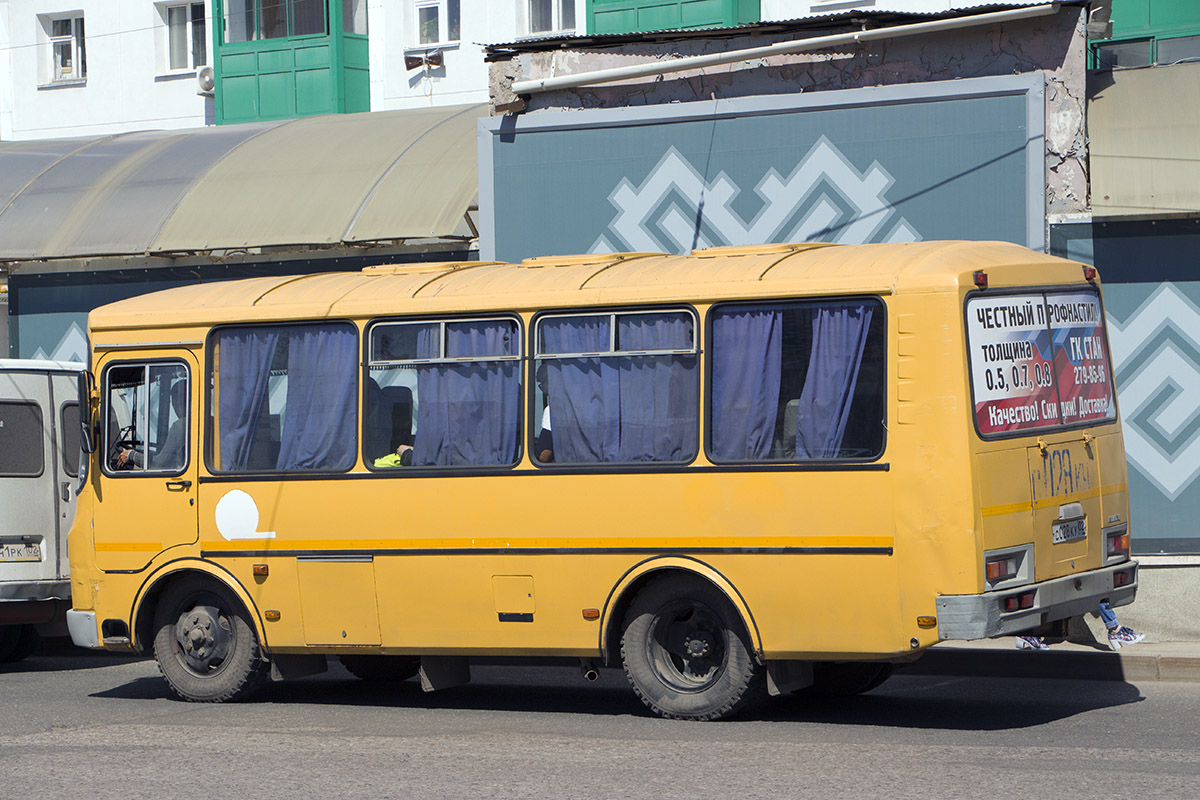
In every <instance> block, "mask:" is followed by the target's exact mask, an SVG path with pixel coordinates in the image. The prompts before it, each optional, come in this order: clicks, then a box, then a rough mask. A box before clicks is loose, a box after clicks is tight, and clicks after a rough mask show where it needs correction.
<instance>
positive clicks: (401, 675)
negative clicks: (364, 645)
mask: <svg viewBox="0 0 1200 800" xmlns="http://www.w3.org/2000/svg"><path fill="white" fill-rule="evenodd" d="M338 659H339V660H340V661H341V662H342V666H343V667H345V668H346V671H347V672H349V673H350V674H351V675H353V676H354V677H356V678H360V679H362V680H364V681H371V682H372V683H376V682H380V683H382V682H389V683H391V682H395V683H399V682H400V681H406V680H408V679H409V678H412V677H414V676H415V675H416V674H417V673H418V672H420V670H421V659H420V657H419V656H377V655H348V656H338Z"/></svg>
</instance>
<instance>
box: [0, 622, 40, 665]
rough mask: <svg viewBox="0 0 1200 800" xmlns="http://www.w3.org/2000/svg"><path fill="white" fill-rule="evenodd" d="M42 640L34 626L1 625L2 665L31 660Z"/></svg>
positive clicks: (0, 646)
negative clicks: (30, 657)
mask: <svg viewBox="0 0 1200 800" xmlns="http://www.w3.org/2000/svg"><path fill="white" fill-rule="evenodd" d="M41 640H42V637H41V636H40V635H39V634H38V632H37V628H35V627H33V626H32V625H0V663H4V664H12V663H14V662H17V661H23V660H24V659H26V658H29V656H31V655H33V654H34V651H36V650H37V646H38V642H40V641H41Z"/></svg>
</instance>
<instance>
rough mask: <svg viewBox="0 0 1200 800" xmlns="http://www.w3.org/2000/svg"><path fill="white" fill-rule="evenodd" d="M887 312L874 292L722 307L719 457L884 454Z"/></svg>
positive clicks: (712, 437)
mask: <svg viewBox="0 0 1200 800" xmlns="http://www.w3.org/2000/svg"><path fill="white" fill-rule="evenodd" d="M882 320H883V308H882V305H881V304H880V303H879V301H878V300H875V299H871V298H864V299H851V300H829V301H822V302H795V303H758V304H736V305H735V304H728V305H721V306H718V307H717V308H715V309H714V310H713V312H712V341H711V343H710V352H711V354H712V379H711V380H712V383H711V387H710V391H711V400H710V402H711V408H712V413H711V418H710V426H711V427H710V432H709V448H710V454H711V456H712V458H713V460H714V461H717V462H739V461H807V460H817V459H832V458H868V457H873V456H877V455H879V453H880V452H881V451H882V442H883V419H882V413H883V406H882V396H883V391H882V387H883V348H882V337H883V325H882Z"/></svg>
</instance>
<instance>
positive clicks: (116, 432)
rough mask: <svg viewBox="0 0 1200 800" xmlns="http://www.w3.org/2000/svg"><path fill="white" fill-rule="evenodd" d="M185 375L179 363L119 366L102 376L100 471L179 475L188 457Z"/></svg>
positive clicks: (187, 395) (186, 378) (185, 369)
mask: <svg viewBox="0 0 1200 800" xmlns="http://www.w3.org/2000/svg"><path fill="white" fill-rule="evenodd" d="M189 398H190V392H189V391H188V372H187V367H185V366H184V365H183V364H179V363H174V362H161V363H159V362H152V363H143V364H120V365H116V366H113V367H110V368H109V369H108V370H107V371H106V373H105V405H106V408H107V412H106V413H107V419H108V425H107V427H106V430H105V459H104V466H105V469H106V470H108V471H110V472H156V473H164V472H179V471H180V470H182V469H183V468H184V467H185V466H186V465H187V458H188V450H187V446H188V442H187V439H188V436H187V430H188V426H187V420H188V402H189ZM76 413H77V412H76Z"/></svg>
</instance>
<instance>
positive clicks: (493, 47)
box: [480, 0, 1086, 52]
mask: <svg viewBox="0 0 1200 800" xmlns="http://www.w3.org/2000/svg"><path fill="white" fill-rule="evenodd" d="M1052 1H1053V0H1033V1H1032V2H1031V1H1030V0H1012V1H1011V2H1006V1H1005V0H995V2H990V3H979V4H977V5H971V6H957V7H954V8H949V9H941V10H938V11H909V10H895V9H889V8H887V6H886V4H883V5H873V6H871V7H869V8H852V9H848V10H845V11H836V12H828V13H820V12H816V13H813V14H810V15H807V16H803V17H791V18H788V19H770V20H762V21H760V22H750V23H746V24H744V25H728V26H712V27H703V28H662V29H659V30H652V31H630V32H627V33H573V34H559V35H553V36H530V37H524V38H521V39H517V40H514V41H511V42H496V43H491V44H481V45H480V46H482V47H483V48H484V50H485V51H488V52H497V51H503V50H511V51H514V52H522V51H538V50H547V49H561V48H563V47H579V46H583V45H584V44H593V43H594V44H599V45H615V44H621V43H625V42H635V41H642V40H645V39H663V38H667V39H672V40H677V39H686V38H688V37H709V36H721V35H730V34H732V35H746V34H753V33H756V32H762V31H764V30H767V31H769V30H771V29H780V28H784V29H802V28H822V27H828V26H829V25H831V24H837V23H842V22H848V21H850V20H856V21H857V20H872V21H876V22H900V21H905V20H922V19H940V18H943V17H945V18H949V17H961V16H966V15H969V14H984V13H987V12H989V11H1000V10H1003V9H1007V8H1027V7H1030V6H1039V5H1045V4H1046V3H1047V2H1052ZM1084 2H1086V0H1060V3H1061V4H1062V5H1082V4H1083V3H1084Z"/></svg>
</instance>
